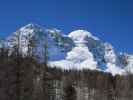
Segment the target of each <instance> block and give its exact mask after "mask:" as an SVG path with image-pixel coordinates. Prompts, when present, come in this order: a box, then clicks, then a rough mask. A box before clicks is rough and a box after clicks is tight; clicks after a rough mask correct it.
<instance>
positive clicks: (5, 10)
mask: <svg viewBox="0 0 133 100" xmlns="http://www.w3.org/2000/svg"><path fill="white" fill-rule="evenodd" d="M31 22H33V23H37V24H40V25H44V26H47V27H56V28H59V29H61V30H62V31H63V32H64V33H66V34H67V33H69V32H71V31H73V30H75V29H86V30H88V31H90V32H92V33H93V34H94V35H96V36H98V37H99V38H101V39H103V40H105V41H108V42H110V43H112V45H113V46H114V47H115V49H116V50H117V51H123V52H129V53H133V45H132V43H133V0H1V1H0V37H6V36H7V35H9V34H10V33H12V32H14V31H15V30H16V29H18V28H19V27H21V26H23V25H26V24H28V23H31Z"/></svg>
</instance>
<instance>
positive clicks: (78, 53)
mask: <svg viewBox="0 0 133 100" xmlns="http://www.w3.org/2000/svg"><path fill="white" fill-rule="evenodd" d="M18 36H19V41H18ZM31 41H32V43H33V44H34V45H32V47H31V46H30V45H31V44H29V42H31ZM46 43H47V44H48V51H47V54H48V64H49V65H50V66H51V67H58V68H61V69H63V70H70V69H71V70H73V69H74V70H82V69H91V70H100V71H104V72H110V73H112V74H113V75H115V74H125V73H127V72H130V73H133V55H129V54H120V53H117V52H116V51H115V50H114V48H113V46H112V45H111V44H110V43H107V42H104V41H102V40H100V39H99V38H97V37H96V36H94V35H92V34H91V33H90V32H88V31H86V30H76V31H73V32H71V33H69V34H68V35H64V34H63V33H62V32H61V31H60V30H58V29H55V28H53V29H47V28H44V27H42V26H39V25H36V24H28V25H26V26H24V27H22V28H20V29H19V30H17V31H16V32H14V33H13V34H11V35H10V36H9V37H8V38H7V41H6V44H7V46H8V47H9V48H10V49H11V50H12V51H13V48H14V47H17V46H18V44H19V52H20V53H22V54H23V55H24V56H25V55H27V54H28V53H29V49H30V52H31V53H32V54H33V55H34V56H35V57H37V59H38V60H40V61H43V60H44V53H45V49H44V45H45V44H46Z"/></svg>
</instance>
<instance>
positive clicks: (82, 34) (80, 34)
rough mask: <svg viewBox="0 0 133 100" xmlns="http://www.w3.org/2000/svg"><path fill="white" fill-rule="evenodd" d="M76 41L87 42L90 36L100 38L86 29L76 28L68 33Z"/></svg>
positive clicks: (95, 38)
mask: <svg viewBox="0 0 133 100" xmlns="http://www.w3.org/2000/svg"><path fill="white" fill-rule="evenodd" d="M68 36H69V37H70V38H72V40H73V41H74V42H82V43H85V42H86V41H87V39H88V38H92V39H94V40H99V39H98V38H97V37H95V36H93V35H92V34H91V33H90V32H88V31H86V30H75V31H73V32H71V33H70V34H69V35H68Z"/></svg>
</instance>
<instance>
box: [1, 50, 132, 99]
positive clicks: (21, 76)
mask: <svg viewBox="0 0 133 100" xmlns="http://www.w3.org/2000/svg"><path fill="white" fill-rule="evenodd" d="M8 54H9V51H8V50H6V49H0V100H132V98H133V94H132V93H133V75H131V74H129V75H126V76H120V75H116V76H112V75H111V74H109V73H103V72H98V71H90V70H82V71H76V70H69V71H67V70H66V71H63V70H61V69H57V68H50V67H48V66H47V64H46V63H43V64H42V63H41V64H40V63H38V62H37V60H36V59H35V58H34V57H31V56H27V57H22V56H21V55H20V54H18V53H16V52H15V53H12V54H11V55H10V56H9V55H8Z"/></svg>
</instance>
